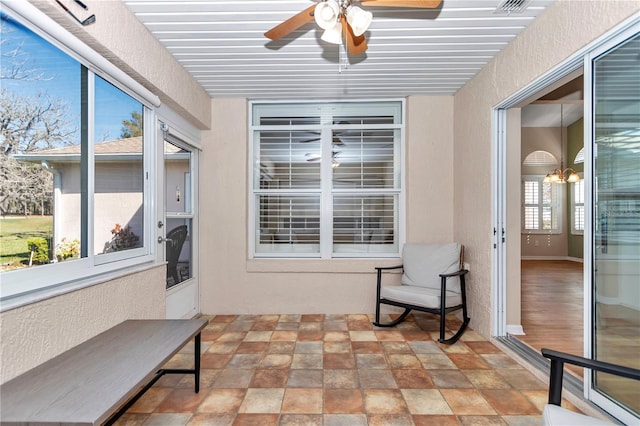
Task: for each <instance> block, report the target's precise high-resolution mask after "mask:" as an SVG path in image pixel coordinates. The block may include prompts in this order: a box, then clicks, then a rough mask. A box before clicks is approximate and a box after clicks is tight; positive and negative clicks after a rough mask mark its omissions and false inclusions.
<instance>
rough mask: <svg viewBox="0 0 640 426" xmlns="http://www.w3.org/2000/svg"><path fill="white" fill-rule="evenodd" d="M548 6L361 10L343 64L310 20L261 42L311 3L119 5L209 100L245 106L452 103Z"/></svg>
mask: <svg viewBox="0 0 640 426" xmlns="http://www.w3.org/2000/svg"><path fill="white" fill-rule="evenodd" d="M511 1H512V2H513V0H511ZM553 1H554V0H530V1H529V0H525V5H526V7H525V8H524V10H523V11H521V12H515V13H510V14H507V13H504V12H502V13H500V12H498V11H497V10H498V7H499V6H500V5H501V4H502V3H503V2H504V0H443V2H442V5H441V6H440V7H439V8H438V9H434V10H428V9H410V8H388V7H385V8H381V7H378V8H372V7H367V8H366V9H368V10H370V11H371V12H373V22H372V24H371V26H370V28H369V30H368V31H367V32H366V33H365V35H366V39H367V43H368V46H369V49H368V50H367V52H366V54H365V55H361V56H356V57H350V58H348V57H347V56H346V54H345V53H344V48H341V47H338V46H336V45H331V44H327V43H325V42H324V41H322V40H320V36H321V30H320V29H318V28H317V26H316V24H315V22H313V21H312V22H310V23H308V24H306V25H305V26H303V27H302V28H300V29H299V30H297V31H295V32H294V33H292V34H290V35H289V36H288V37H286V38H285V39H283V40H280V41H277V42H274V41H270V40H268V39H267V38H265V37H264V35H263V34H264V32H265V31H267V30H269V29H270V28H272V27H273V26H275V25H277V24H279V23H280V22H282V21H284V20H286V19H288V18H289V17H291V16H292V15H294V14H296V13H298V12H300V11H302V10H303V9H305V8H307V7H309V6H310V5H312V4H313V2H312V1H310V0H236V1H231V0H229V1H223V0H207V1H204V0H202V1H199V0H192V1H169V0H162V1H158V0H123V2H124V3H125V4H126V5H127V6H128V7H129V9H130V10H131V11H132V12H133V13H134V14H135V15H136V16H137V17H138V19H140V21H141V22H142V23H144V25H146V27H147V28H148V29H149V31H151V33H152V34H153V35H154V36H155V37H156V38H157V39H158V40H159V41H160V43H162V44H163V45H164V46H165V47H166V48H167V49H168V50H169V52H171V54H172V55H173V56H174V57H175V58H176V60H178V62H180V63H181V64H182V66H183V67H184V68H185V69H186V70H187V71H188V72H189V73H191V75H193V77H194V78H195V79H196V80H197V81H198V82H199V83H200V84H201V85H202V87H203V88H204V89H205V90H206V91H207V92H208V93H209V95H210V96H211V97H245V98H249V99H322V98H331V99H349V98H352V99H354V98H387V97H404V96H409V95H452V94H454V93H455V92H456V91H457V90H458V89H459V88H460V87H462V86H463V85H464V84H465V83H466V82H467V81H469V80H470V79H471V78H472V77H473V76H474V75H475V74H476V73H477V72H478V71H479V70H480V69H482V67H484V66H485V65H486V64H487V63H488V62H489V61H490V60H491V59H492V58H493V57H494V56H495V55H496V54H497V53H498V52H499V51H500V50H501V49H503V48H504V47H505V46H506V45H507V44H508V43H509V42H510V41H511V40H513V39H514V38H515V37H516V36H517V35H518V33H520V32H521V31H522V30H523V29H524V28H525V27H526V26H527V25H529V24H530V23H531V22H532V21H533V20H534V19H535V17H536V16H537V15H539V14H540V13H541V12H542V11H543V10H544V9H545V8H546V7H548V6H549V5H550V4H551V3H553ZM522 54H523V55H524V54H526V52H522Z"/></svg>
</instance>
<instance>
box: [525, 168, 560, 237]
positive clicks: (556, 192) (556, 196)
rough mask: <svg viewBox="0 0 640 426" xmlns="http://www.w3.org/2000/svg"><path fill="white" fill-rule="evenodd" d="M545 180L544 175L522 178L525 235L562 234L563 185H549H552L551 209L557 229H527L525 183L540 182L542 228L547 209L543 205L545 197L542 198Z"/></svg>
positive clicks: (539, 195)
mask: <svg viewBox="0 0 640 426" xmlns="http://www.w3.org/2000/svg"><path fill="white" fill-rule="evenodd" d="M543 179H544V176H543V175H523V176H522V200H521V202H522V212H523V213H522V224H521V228H522V233H523V234H561V233H562V212H563V208H562V199H563V191H562V186H563V184H556V183H550V184H549V185H551V192H552V195H551V198H552V201H551V204H550V205H549V206H550V207H551V212H552V213H551V214H552V219H551V221H552V223H553V222H555V223H556V227H555V228H551V229H542V228H539V229H527V228H525V214H524V209H525V208H526V207H527V204H525V190H524V186H525V182H538V183H539V186H538V204H537V206H538V218H539V221H538V223H539V224H540V226H542V214H543V208H544V207H545V204H543V197H542V185H543V182H542V181H543Z"/></svg>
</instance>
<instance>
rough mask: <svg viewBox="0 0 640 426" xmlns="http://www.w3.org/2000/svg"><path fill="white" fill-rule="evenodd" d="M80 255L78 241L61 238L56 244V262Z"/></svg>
mask: <svg viewBox="0 0 640 426" xmlns="http://www.w3.org/2000/svg"><path fill="white" fill-rule="evenodd" d="M79 255H80V241H78V240H71V241H69V240H67V239H66V238H63V239H62V241H60V243H59V244H58V245H57V246H56V258H57V259H58V262H62V261H64V260H67V259H75V258H77V257H78V256H79Z"/></svg>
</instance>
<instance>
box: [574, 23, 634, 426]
mask: <svg viewBox="0 0 640 426" xmlns="http://www.w3.org/2000/svg"><path fill="white" fill-rule="evenodd" d="M638 15H640V14H638ZM638 15H636V16H635V17H633V18H632V19H630V20H629V21H628V22H627V23H625V24H623V25H622V26H620V27H619V28H618V29H617V30H616V31H614V32H613V33H612V34H611V35H609V36H608V37H604V38H603V39H601V41H600V43H598V45H597V46H596V47H595V48H593V49H591V50H589V52H588V53H587V54H586V55H585V57H584V90H585V91H584V142H585V143H584V152H585V156H584V157H585V162H584V166H585V168H584V175H585V188H584V189H585V199H584V202H585V206H589V207H588V209H585V227H584V228H585V230H584V262H585V268H584V274H585V276H584V299H585V300H584V306H585V311H584V325H585V333H584V345H585V347H584V353H585V357H587V358H593V356H594V354H593V331H594V327H595V324H594V315H593V309H594V305H593V303H594V300H593V280H594V269H593V268H594V255H595V250H594V246H593V245H594V229H593V220H594V218H593V216H594V207H595V206H594V202H595V199H594V176H595V175H594V156H593V151H594V144H595V134H594V133H595V123H594V114H595V104H594V87H593V85H594V79H593V73H594V63H595V60H596V59H598V58H600V57H602V56H604V55H606V54H607V53H609V52H610V51H613V50H614V49H615V48H616V47H617V46H618V45H621V44H622V43H624V42H625V41H626V40H629V39H630V38H632V37H634V36H637V34H638V26H639V25H640V16H638ZM587 213H588V214H587ZM584 397H585V399H587V400H589V401H592V402H593V403H595V404H596V405H598V406H600V407H602V408H603V409H604V410H605V411H607V412H609V413H610V414H612V415H613V416H614V417H616V418H617V419H618V420H620V421H622V422H624V423H625V424H634V423H636V422H637V421H638V418H637V417H636V416H635V415H633V414H632V413H630V412H629V411H627V410H626V409H624V408H623V407H622V406H620V405H618V404H616V403H615V402H614V401H613V400H612V399H611V398H609V397H607V396H605V395H604V394H602V393H601V392H599V391H598V390H596V389H595V388H594V380H593V372H592V371H591V370H585V374H584Z"/></svg>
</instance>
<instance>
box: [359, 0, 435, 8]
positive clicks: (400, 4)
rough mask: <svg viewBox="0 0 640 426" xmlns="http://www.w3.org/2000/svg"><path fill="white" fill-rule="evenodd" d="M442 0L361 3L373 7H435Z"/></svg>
mask: <svg viewBox="0 0 640 426" xmlns="http://www.w3.org/2000/svg"><path fill="white" fill-rule="evenodd" d="M440 3H442V0H361V1H360V4H362V5H363V6H372V7H378V6H382V7H387V6H389V7H415V8H425V9H434V8H436V7H438V6H440Z"/></svg>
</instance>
